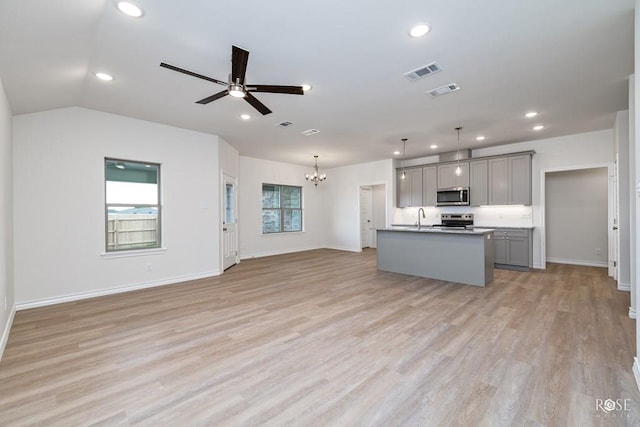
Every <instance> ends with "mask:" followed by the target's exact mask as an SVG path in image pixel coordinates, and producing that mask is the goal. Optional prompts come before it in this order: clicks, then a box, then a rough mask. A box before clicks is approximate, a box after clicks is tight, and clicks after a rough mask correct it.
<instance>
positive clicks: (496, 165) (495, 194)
mask: <svg viewBox="0 0 640 427" xmlns="http://www.w3.org/2000/svg"><path fill="white" fill-rule="evenodd" d="M488 162H489V186H488V190H489V204H490V205H507V204H509V202H508V200H509V190H508V188H507V187H508V184H507V182H508V180H509V164H508V162H507V158H506V157H500V158H497V159H489V160H488Z"/></svg>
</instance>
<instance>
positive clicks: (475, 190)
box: [469, 160, 489, 206]
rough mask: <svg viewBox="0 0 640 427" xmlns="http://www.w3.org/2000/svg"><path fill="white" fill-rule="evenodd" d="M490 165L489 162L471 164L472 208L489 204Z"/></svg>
mask: <svg viewBox="0 0 640 427" xmlns="http://www.w3.org/2000/svg"><path fill="white" fill-rule="evenodd" d="M488 168H489V164H488V162H487V160H475V161H471V162H469V192H470V193H471V194H470V197H471V199H470V204H471V206H481V205H487V204H489V187H488V186H489V169H488Z"/></svg>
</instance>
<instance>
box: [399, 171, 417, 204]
mask: <svg viewBox="0 0 640 427" xmlns="http://www.w3.org/2000/svg"><path fill="white" fill-rule="evenodd" d="M406 174H407V177H406V179H405V180H402V179H400V176H401V175H402V170H397V171H396V181H397V185H398V187H397V189H398V191H397V192H398V207H399V208H406V207H410V206H422V168H414V169H406Z"/></svg>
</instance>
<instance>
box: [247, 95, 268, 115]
mask: <svg viewBox="0 0 640 427" xmlns="http://www.w3.org/2000/svg"><path fill="white" fill-rule="evenodd" d="M244 100H245V101H247V102H248V103H249V104H251V106H252V107H253V108H255V109H256V110H258V111H260V112H261V113H262V115H263V116H266V115H267V114H269V113H271V110H269V109H268V108H267V106H266V105H264V104H263V103H262V102H260V101H258V99H257V98H256V97H255V96H253V95H251V94H250V93H247V94H246V96H245V97H244Z"/></svg>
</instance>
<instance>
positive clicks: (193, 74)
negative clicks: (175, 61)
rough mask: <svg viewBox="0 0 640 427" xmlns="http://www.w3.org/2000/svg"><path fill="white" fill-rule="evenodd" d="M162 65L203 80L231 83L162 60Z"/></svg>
mask: <svg viewBox="0 0 640 427" xmlns="http://www.w3.org/2000/svg"><path fill="white" fill-rule="evenodd" d="M160 66H161V67H164V68H168V69H169V70H173V71H177V72H179V73H182V74H186V75H188V76H192V77H197V78H199V79H202V80H206V81H209V82H213V83H217V84H219V85H222V86H228V85H229V83H227V82H223V81H222V80H218V79H214V78H212V77H207V76H203V75H202V74H198V73H194V72H193V71H189V70H185V69H184V68H179V67H176V66H175V65H170V64H167V63H164V62H161V63H160Z"/></svg>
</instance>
